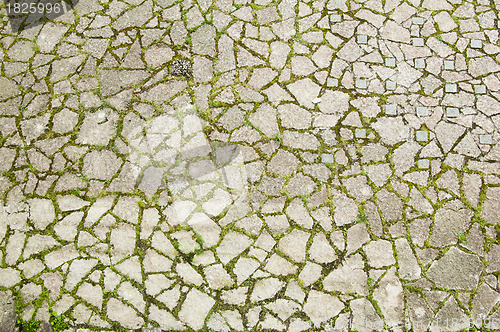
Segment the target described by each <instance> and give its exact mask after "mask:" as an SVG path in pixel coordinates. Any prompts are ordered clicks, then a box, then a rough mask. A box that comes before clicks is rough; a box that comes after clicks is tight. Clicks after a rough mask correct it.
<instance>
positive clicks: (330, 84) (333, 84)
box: [326, 77, 339, 88]
mask: <svg viewBox="0 0 500 332" xmlns="http://www.w3.org/2000/svg"><path fill="white" fill-rule="evenodd" d="M326 86H327V87H329V88H333V87H336V86H339V80H338V79H336V78H332V77H328V79H327V80H326Z"/></svg>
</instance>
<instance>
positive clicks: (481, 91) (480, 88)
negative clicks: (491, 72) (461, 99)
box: [474, 84, 486, 95]
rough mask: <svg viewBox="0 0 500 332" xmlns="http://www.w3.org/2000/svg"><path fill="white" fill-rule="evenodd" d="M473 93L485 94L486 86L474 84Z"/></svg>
mask: <svg viewBox="0 0 500 332" xmlns="http://www.w3.org/2000/svg"><path fill="white" fill-rule="evenodd" d="M474 93H476V94H478V95H482V94H485V93H486V85H482V84H476V85H474Z"/></svg>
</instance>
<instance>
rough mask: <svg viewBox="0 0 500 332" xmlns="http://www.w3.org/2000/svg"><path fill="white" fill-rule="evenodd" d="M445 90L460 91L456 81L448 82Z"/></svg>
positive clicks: (450, 91)
mask: <svg viewBox="0 0 500 332" xmlns="http://www.w3.org/2000/svg"><path fill="white" fill-rule="evenodd" d="M444 91H445V92H449V93H455V92H458V86H457V84H455V83H446V85H445V87H444Z"/></svg>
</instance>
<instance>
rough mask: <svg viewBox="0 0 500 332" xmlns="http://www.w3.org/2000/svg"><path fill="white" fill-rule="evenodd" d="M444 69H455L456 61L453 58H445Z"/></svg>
mask: <svg viewBox="0 0 500 332" xmlns="http://www.w3.org/2000/svg"><path fill="white" fill-rule="evenodd" d="M444 69H446V70H454V69H455V61H453V60H444Z"/></svg>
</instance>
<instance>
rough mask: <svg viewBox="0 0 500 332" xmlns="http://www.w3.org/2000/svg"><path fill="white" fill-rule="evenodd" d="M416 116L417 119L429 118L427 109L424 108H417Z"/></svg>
mask: <svg viewBox="0 0 500 332" xmlns="http://www.w3.org/2000/svg"><path fill="white" fill-rule="evenodd" d="M417 115H418V116H419V117H424V116H429V109H428V108H427V107H425V106H417Z"/></svg>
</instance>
